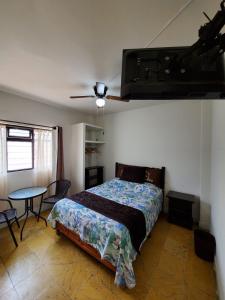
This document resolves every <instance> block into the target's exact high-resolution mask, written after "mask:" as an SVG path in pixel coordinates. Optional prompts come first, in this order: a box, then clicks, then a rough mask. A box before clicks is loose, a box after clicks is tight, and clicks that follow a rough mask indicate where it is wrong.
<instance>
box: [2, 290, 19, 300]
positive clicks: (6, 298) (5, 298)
mask: <svg viewBox="0 0 225 300" xmlns="http://www.w3.org/2000/svg"><path fill="white" fill-rule="evenodd" d="M0 300H22V299H20V298H19V296H18V294H17V292H16V290H15V289H14V288H11V289H10V290H8V291H7V292H5V293H4V294H2V295H1V294H0Z"/></svg>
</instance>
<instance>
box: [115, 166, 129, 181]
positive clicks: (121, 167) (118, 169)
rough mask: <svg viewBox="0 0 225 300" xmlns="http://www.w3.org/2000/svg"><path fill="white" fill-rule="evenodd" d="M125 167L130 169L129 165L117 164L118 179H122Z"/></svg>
mask: <svg viewBox="0 0 225 300" xmlns="http://www.w3.org/2000/svg"><path fill="white" fill-rule="evenodd" d="M124 167H129V165H124V164H119V163H116V177H119V178H120V177H121V176H122V173H123V169H124Z"/></svg>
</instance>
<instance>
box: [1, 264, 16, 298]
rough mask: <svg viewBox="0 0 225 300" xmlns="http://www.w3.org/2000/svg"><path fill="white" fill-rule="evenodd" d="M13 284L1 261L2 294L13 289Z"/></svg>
mask: <svg viewBox="0 0 225 300" xmlns="http://www.w3.org/2000/svg"><path fill="white" fill-rule="evenodd" d="M12 288H13V285H12V282H11V280H10V277H9V275H8V273H7V270H6V268H5V266H4V265H3V264H2V263H1V262H0V296H1V295H2V294H4V293H5V292H7V291H8V290H10V289H12Z"/></svg>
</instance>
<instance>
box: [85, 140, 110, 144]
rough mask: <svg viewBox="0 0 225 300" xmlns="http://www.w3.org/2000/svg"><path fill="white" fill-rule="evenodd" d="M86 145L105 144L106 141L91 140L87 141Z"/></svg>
mask: <svg viewBox="0 0 225 300" xmlns="http://www.w3.org/2000/svg"><path fill="white" fill-rule="evenodd" d="M85 143H87V144H104V143H105V142H104V141H91V140H86V141H85Z"/></svg>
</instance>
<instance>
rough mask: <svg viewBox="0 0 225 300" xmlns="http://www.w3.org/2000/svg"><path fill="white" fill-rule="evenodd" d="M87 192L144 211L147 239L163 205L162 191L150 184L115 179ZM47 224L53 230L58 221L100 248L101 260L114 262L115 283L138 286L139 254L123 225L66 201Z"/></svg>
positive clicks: (131, 286)
mask: <svg viewBox="0 0 225 300" xmlns="http://www.w3.org/2000/svg"><path fill="white" fill-rule="evenodd" d="M88 192H90V193H94V194H96V195H99V196H102V197H104V198H107V199H109V200H112V201H116V202H118V203H121V204H124V205H128V206H131V207H134V208H136V209H139V210H141V211H142V212H143V214H144V216H145V220H146V238H147V236H148V234H149V233H150V231H151V229H152V227H153V226H154V224H155V222H156V220H157V218H158V215H159V212H160V210H161V206H162V191H161V189H159V188H157V187H156V186H154V185H152V184H150V183H144V184H138V183H134V182H128V181H123V180H119V179H117V178H115V179H113V180H110V181H107V182H105V183H103V184H102V185H99V186H96V187H94V188H91V189H89V190H88ZM48 221H49V222H50V224H51V225H52V227H53V228H55V225H56V221H58V222H60V223H61V224H63V225H64V226H66V227H67V228H69V229H71V230H73V231H74V232H75V233H77V234H79V236H80V238H81V239H82V240H83V241H85V242H86V243H88V244H90V245H91V246H93V247H94V248H95V249H97V250H98V251H99V253H100V254H101V258H102V259H107V260H108V261H109V262H111V263H112V265H114V266H115V267H116V276H115V284H117V285H120V286H124V285H125V286H127V287H128V288H133V287H134V286H135V275H134V270H133V266H132V263H133V261H134V260H135V259H136V255H137V253H136V251H135V249H134V248H133V246H132V243H131V239H130V234H129V231H128V229H127V228H126V227H125V226H124V225H122V224H120V223H118V222H116V221H114V220H112V219H110V218H107V217H105V216H103V215H101V214H99V213H97V212H95V211H93V210H91V209H89V208H86V207H84V206H83V205H80V204H78V203H76V202H74V201H72V200H70V199H67V198H64V199H62V200H60V201H58V202H57V203H56V204H55V206H54V207H53V209H52V211H51V213H50V215H49V217H48ZM142 244H143V243H142Z"/></svg>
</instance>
